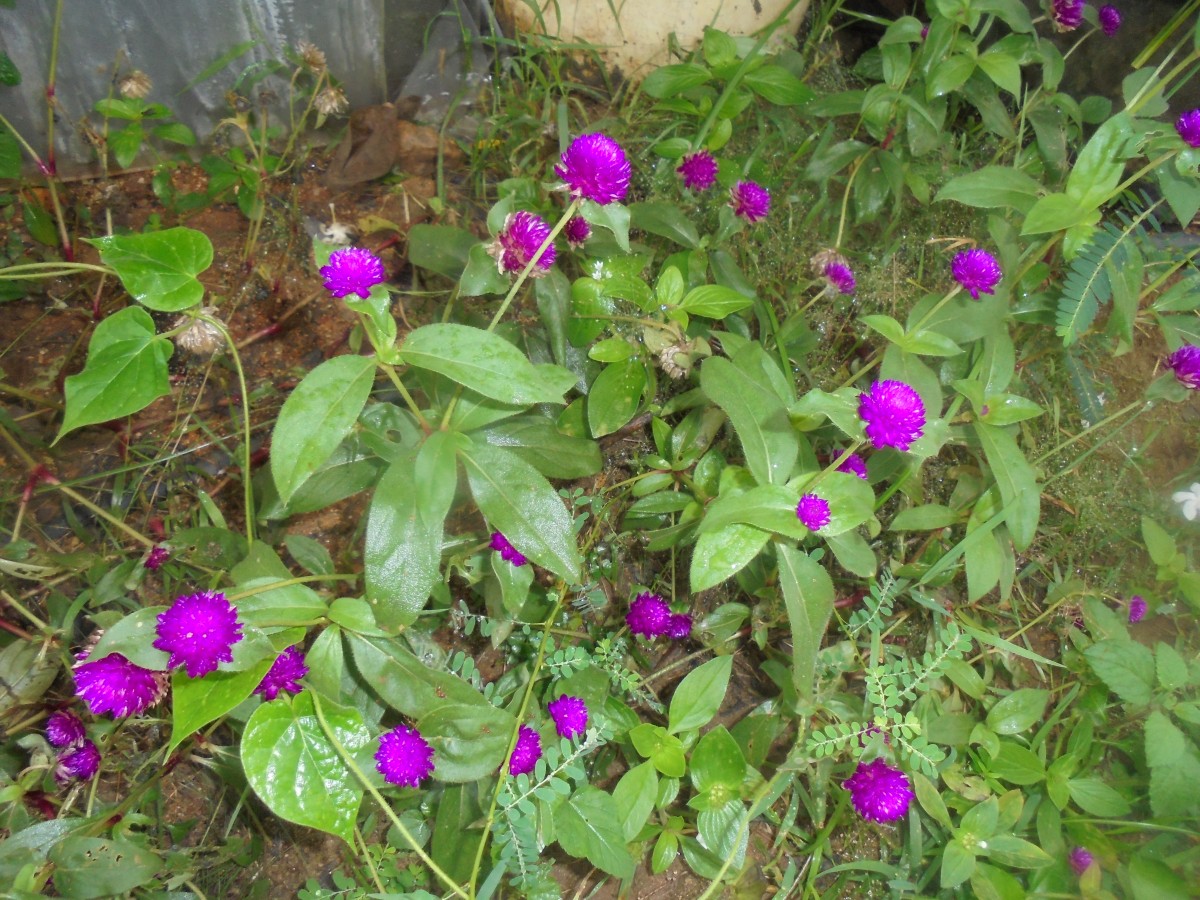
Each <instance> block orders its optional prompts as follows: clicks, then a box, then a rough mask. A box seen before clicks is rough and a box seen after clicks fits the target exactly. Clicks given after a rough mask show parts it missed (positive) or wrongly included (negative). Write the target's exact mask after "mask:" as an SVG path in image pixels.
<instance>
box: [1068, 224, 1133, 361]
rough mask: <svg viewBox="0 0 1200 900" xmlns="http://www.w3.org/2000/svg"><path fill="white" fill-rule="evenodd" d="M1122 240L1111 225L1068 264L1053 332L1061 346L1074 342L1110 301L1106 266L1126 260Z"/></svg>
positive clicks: (1098, 233)
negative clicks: (1055, 333) (1069, 268)
mask: <svg viewBox="0 0 1200 900" xmlns="http://www.w3.org/2000/svg"><path fill="white" fill-rule="evenodd" d="M1123 237H1124V235H1123V234H1122V233H1121V232H1120V231H1118V230H1117V229H1115V228H1113V227H1112V226H1111V225H1109V226H1106V227H1105V228H1104V229H1103V230H1101V231H1098V232H1097V233H1096V237H1095V240H1093V241H1092V242H1091V243H1090V244H1086V245H1084V246H1083V247H1082V248H1081V249H1080V251H1079V253H1078V255H1076V257H1075V259H1073V260H1072V261H1071V271H1070V272H1068V273H1067V277H1066V280H1065V281H1064V283H1063V293H1062V296H1061V297H1060V298H1059V300H1058V311H1057V313H1056V314H1055V320H1056V322H1057V327H1056V328H1055V331H1056V332H1057V333H1058V336H1059V337H1061V338H1062V339H1063V343H1064V344H1066V345H1070V344H1073V343H1074V342H1075V341H1077V340H1078V339H1079V336H1080V335H1082V334H1083V333H1084V332H1085V331H1087V330H1088V328H1089V327H1091V324H1092V322H1094V321H1095V319H1096V314H1097V313H1098V312H1099V311H1100V307H1101V306H1102V305H1103V304H1105V303H1107V302H1108V301H1109V300H1110V299H1112V280H1111V278H1110V275H1109V272H1110V270H1109V266H1110V265H1120V264H1121V263H1122V261H1123V260H1124V258H1125V253H1124V250H1123V249H1122V247H1121V240H1122V238H1123Z"/></svg>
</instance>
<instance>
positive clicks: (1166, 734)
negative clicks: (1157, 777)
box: [1145, 709, 1187, 769]
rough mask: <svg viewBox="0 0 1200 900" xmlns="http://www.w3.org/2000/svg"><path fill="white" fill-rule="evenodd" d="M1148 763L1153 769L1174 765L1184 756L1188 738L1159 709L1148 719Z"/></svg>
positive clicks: (1146, 725) (1146, 728)
mask: <svg viewBox="0 0 1200 900" xmlns="http://www.w3.org/2000/svg"><path fill="white" fill-rule="evenodd" d="M1145 731H1146V764H1147V765H1148V766H1150V768H1151V769H1155V768H1159V767H1166V766H1173V765H1175V764H1176V763H1177V762H1179V760H1180V758H1182V757H1183V755H1184V752H1185V749H1186V747H1187V739H1186V738H1185V737H1184V736H1183V732H1182V731H1180V730H1179V728H1178V727H1176V725H1175V723H1173V722H1172V721H1171V720H1170V719H1169V718H1167V716H1166V715H1164V714H1163V713H1162V712H1160V711H1159V710H1157V709H1156V710H1155V711H1154V712H1152V713H1150V717H1149V718H1148V719H1146V724H1145Z"/></svg>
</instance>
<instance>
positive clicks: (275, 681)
mask: <svg viewBox="0 0 1200 900" xmlns="http://www.w3.org/2000/svg"><path fill="white" fill-rule="evenodd" d="M307 674H308V666H306V665H305V664H304V653H303V652H302V651H301V650H300V648H299V647H296V646H292V647H288V648H287V649H286V650H284V651H283V652H282V653H280V654H279V655H278V656H277V657H275V662H273V663H271V668H269V669H268V670H267V674H266V675H264V676H263V679H262V681H260V682H259V683H258V687H256V688H255V689H254V693H256V694H260V695H262V698H263V699H264V700H274V699H275V698H276V697H278V696H279V692H280V691H289V692H291V693H293V694H298V693H300V691H302V690H303V688H302V687H301V686H300V683H299V682H300V679H301V678H303V677H304V676H305V675H307Z"/></svg>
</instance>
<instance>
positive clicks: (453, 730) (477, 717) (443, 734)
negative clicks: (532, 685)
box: [417, 703, 514, 784]
mask: <svg viewBox="0 0 1200 900" xmlns="http://www.w3.org/2000/svg"><path fill="white" fill-rule="evenodd" d="M513 725H514V723H513V718H512V716H511V715H509V714H508V713H506V712H504V710H501V709H496V707H494V706H492V705H491V704H490V703H482V704H481V703H470V704H465V703H445V704H443V705H441V706H439V707H438V708H437V709H435V710H433V711H432V712H430V713H428V714H426V715H424V716H422V717H421V718H420V719H418V720H417V727H418V729H419V730H420V732H421V736H422V737H424V738H425V740H427V741H429V743H430V744H431V745H432V746H433V751H434V752H433V763H434V772H433V777H434V778H435V779H437V780H438V781H445V782H451V783H453V784H461V783H465V782H472V781H479V780H480V779H481V778H486V777H487V776H488V775H491V774H492V773H493V772H495V771H496V769H498V768H499V767H500V765H501V764H502V763H503V762H504V754H505V753H507V752H508V739H509V735H510V734H511V733H512V728H513Z"/></svg>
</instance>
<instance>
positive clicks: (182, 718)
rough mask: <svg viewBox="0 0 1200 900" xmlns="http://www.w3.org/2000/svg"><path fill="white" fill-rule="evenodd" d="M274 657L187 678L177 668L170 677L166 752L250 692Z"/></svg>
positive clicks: (213, 720) (268, 667) (235, 704)
mask: <svg viewBox="0 0 1200 900" xmlns="http://www.w3.org/2000/svg"><path fill="white" fill-rule="evenodd" d="M274 661H275V660H274V659H264V660H261V661H259V662H258V663H256V664H255V665H254V666H253V667H252V668H249V669H246V670H245V671H243V672H225V671H218V672H209V673H208V674H207V675H205V676H204V677H203V678H188V677H187V675H186V674H185V673H184V671H183V670H182V669H177V670H176V671H175V674H174V675H173V676H172V678H171V713H172V718H171V740H170V742H169V743H168V744H167V752H168V753H170V752H171V751H172V750H174V749H175V748H176V747H178V746H179V745H180V744H181V743H183V741H184V740H186V739H187V738H188V737H190V736H191V735H193V734H195V733H196V732H197V731H199V730H200V729H201V728H203V727H204V726H205V725H207V724H208V723H209V722H215V721H216V720H217V719H219V718H220V717H221V716H223V715H225V714H226V713H227V712H229V711H230V710H232V709H233V708H234V707H236V706H237V705H238V704H239V703H241V702H242V701H243V700H245V699H246V698H247V697H249V696H250V695H251V694H252V693H254V689H255V688H256V687H258V685H259V683H260V682H261V681H262V679H263V676H264V675H266V674H267V670H268V669H270V668H271V664H272V663H273V662H274Z"/></svg>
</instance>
